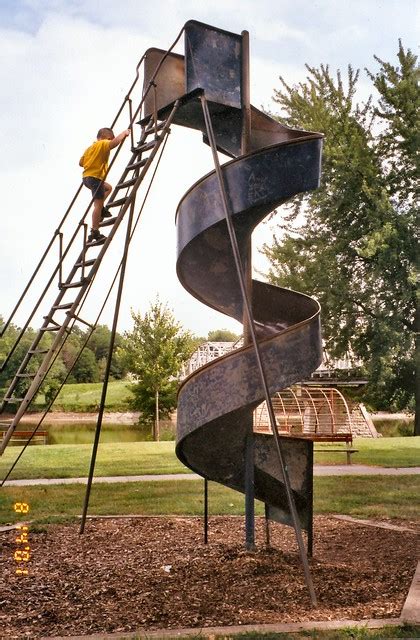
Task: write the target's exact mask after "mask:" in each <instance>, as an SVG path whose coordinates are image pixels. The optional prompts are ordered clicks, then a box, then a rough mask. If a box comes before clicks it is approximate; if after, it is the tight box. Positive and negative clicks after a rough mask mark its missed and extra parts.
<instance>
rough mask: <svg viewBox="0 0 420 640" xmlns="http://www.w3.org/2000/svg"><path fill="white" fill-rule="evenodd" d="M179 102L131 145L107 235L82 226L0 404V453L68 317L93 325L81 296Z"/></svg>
mask: <svg viewBox="0 0 420 640" xmlns="http://www.w3.org/2000/svg"><path fill="white" fill-rule="evenodd" d="M178 105H179V102H178V101H177V102H175V104H174V106H173V108H172V110H171V112H170V114H169V116H168V117H167V119H166V120H163V121H161V122H158V121H157V119H156V118H155V117H154V116H151V117H150V119H149V120H148V121H147V122H146V123H145V124H143V126H142V132H141V136H140V140H139V143H138V144H137V146H135V147H133V148H132V155H131V158H130V160H129V162H128V164H127V166H126V167H125V169H124V170H123V173H122V175H121V178H120V180H119V182H118V184H117V185H116V187H115V188H114V190H113V192H112V194H111V197H110V199H109V201H108V203H107V208H108V210H110V209H115V210H116V214H115V215H114V216H112V217H111V218H106V219H105V220H102V222H101V223H100V225H99V226H100V228H103V227H108V226H110V227H111V231H110V233H109V235H108V236H107V238H106V239H105V240H102V241H101V242H95V241H92V242H88V240H87V226H86V225H84V227H83V229H84V231H83V247H82V251H81V253H80V254H79V256H78V258H77V259H76V261H75V263H74V265H73V267H72V268H71V269H70V272H69V275H68V276H67V278H66V280H65V281H64V282H62V281H60V282H59V285H58V288H59V293H58V296H57V298H56V299H55V301H54V303H53V305H52V307H51V309H50V311H49V312H48V314H47V315H46V316H44V323H43V325H42V326H41V328H40V329H39V331H38V333H37V335H36V336H35V338H34V340H33V342H32V344H31V345H30V347H29V349H28V351H27V352H26V355H25V356H24V358H23V360H22V362H21V364H20V366H19V368H18V370H17V372H16V374H15V376H14V378H13V380H12V381H11V383H10V385H9V388H8V389H7V391H6V394H5V396H4V398H3V401H2V403H1V405H0V414H1V413H3V412H4V411H5V409H6V408H7V407H8V406H9V405H12V404H13V405H17V404H19V407H18V409H17V411H16V413H15V415H14V417H13V419H12V420H10V421H2V422H0V427H2V430H3V431H4V435H3V439H2V441H1V443H0V455H2V454H3V452H4V450H5V448H6V446H7V444H8V442H9V440H10V438H11V436H12V435H13V432H14V430H15V429H16V427H17V426H18V424H19V422H20V420H21V419H22V417H23V416H24V414H25V412H26V411H27V409H28V407H29V405H30V403H31V401H32V399H33V398H34V396H35V394H36V393H37V392H38V390H39V388H40V386H41V384H42V382H43V381H44V379H45V377H46V375H47V373H48V371H49V368H50V366H51V365H52V363H53V361H54V359H55V357H56V356H57V354H58V353H59V351H60V350H61V347H62V345H63V343H64V342H65V340H66V339H67V337H68V335H69V333H70V332H71V329H72V326H70V325H71V322H72V321H74V320H78V321H80V322H82V323H84V324H86V325H88V326H90V327H91V325H90V324H89V323H88V322H86V321H84V320H83V319H82V318H80V317H79V316H78V312H79V310H80V307H81V304H82V301H84V298H85V297H86V295H87V294H88V291H89V287H90V286H91V284H92V282H93V279H94V278H95V276H96V273H97V271H98V269H99V267H100V264H101V261H102V258H103V257H104V255H105V253H106V251H107V249H108V247H109V245H110V244H111V242H112V239H113V237H114V236H115V234H116V232H117V229H118V227H119V225H120V224H121V222H122V220H123V218H124V215H125V213H126V211H127V210H128V208H129V207H130V206H132V205H134V203H135V199H136V193H137V190H138V188H139V187H140V185H141V183H142V181H143V178H144V177H145V175H146V173H147V171H148V169H149V167H150V165H151V164H152V162H153V160H154V158H155V156H156V154H157V152H158V150H159V148H160V146H161V144H162V143H163V142H164V140H165V139H166V137H167V135H168V134H169V132H170V126H171V123H172V120H173V118H174V116H175V113H176V111H177V108H178ZM124 190H125V191H126V193H125V195H123V196H122V195H121V194H122V192H123V191H124ZM95 247H100V251H99V253H98V254H97V255H96V257H91V256H90V255H89V254H91V249H93V248H95ZM71 289H74V290H75V291H76V292H77V293H76V296H75V297H74V300H73V301H71V302H65V301H64V297H65V296H66V294H67V292H68V291H69V290H71ZM59 312H65V315H64V319H63V320H61V321H60V320H57V319H56V318H57V313H59ZM54 316H56V317H54ZM48 333H51V334H52V335H54V338H53V339H52V342H51V344H50V346H48V347H45V346H44V345H43V344H42V339H43V337H44V336H45V335H46V334H48ZM39 355H41V356H43V359H42V362H41V364H40V366H39V368H38V369H37V370H36V371H34V372H31V371H30V366H29V365H30V363H33V358H34V356H39ZM24 379H28V380H31V381H32V382H31V383H30V386H29V388H28V389H27V391H26V392H25V393H24V394H23V397H21V398H19V397H17V396H15V395H14V392H15V391H17V390H18V387H19V383H21V382H22V380H24Z"/></svg>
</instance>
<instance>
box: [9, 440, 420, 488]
mask: <svg viewBox="0 0 420 640" xmlns="http://www.w3.org/2000/svg"><path fill="white" fill-rule="evenodd" d="M355 443H356V448H357V449H359V453H355V454H353V462H354V463H356V464H357V463H359V464H367V465H376V466H384V467H413V466H420V437H415V438H414V437H411V438H377V439H374V440H373V439H370V438H367V439H362V438H360V439H358V440H356V441H355ZM323 446H325V449H326V453H316V454H315V462H319V463H322V464H327V463H328V464H344V463H345V462H346V456H345V455H344V453H333V452H329V453H328V445H323ZM19 451H20V448H19V447H7V449H6V451H5V453H4V454H3V456H2V457H1V458H0V478H1V479H2V478H4V476H5V475H6V473H7V471H8V470H9V468H10V466H11V464H12V463H13V461H14V460H15V459H16V457H17V455H18V453H19ZM91 453H92V446H91V445H86V444H82V445H46V446H30V447H28V448H27V449H26V451H25V452H24V454H23V456H22V458H21V459H20V460H19V463H18V464H17V466H16V468H15V469H14V470H13V472H12V475H11V476H10V478H9V479H10V480H13V479H20V478H76V477H80V476H87V475H88V472H89V464H90V457H91ZM188 472H189V469H187V468H186V467H184V465H182V464H181V463H180V462H179V460H178V459H177V457H176V455H175V443H174V442H120V443H104V444H100V446H99V450H98V456H97V462H96V467H95V475H96V476H107V475H108V476H120V475H147V474H155V475H156V474H160V473H188Z"/></svg>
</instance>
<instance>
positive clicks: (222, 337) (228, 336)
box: [207, 329, 241, 342]
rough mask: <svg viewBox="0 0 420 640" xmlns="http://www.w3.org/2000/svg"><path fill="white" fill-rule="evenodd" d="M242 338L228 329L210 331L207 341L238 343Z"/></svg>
mask: <svg viewBox="0 0 420 640" xmlns="http://www.w3.org/2000/svg"><path fill="white" fill-rule="evenodd" d="M240 337H241V336H238V335H237V334H236V333H233V331H229V330H228V329H215V330H214V331H209V334H208V337H207V340H208V341H209V342H237V341H238V340H239V338H240Z"/></svg>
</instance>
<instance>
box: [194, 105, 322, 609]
mask: <svg viewBox="0 0 420 640" xmlns="http://www.w3.org/2000/svg"><path fill="white" fill-rule="evenodd" d="M201 104H202V108H203V113H204V119H205V122H206V129H207V136H208V139H209V142H210V147H211V150H212V154H213V161H214V166H215V170H216V174H217V178H218V181H219V186H220V193H221V196H222V204H223V209H224V213H225V219H226V226H227V229H228V232H229V237H230V242H231V245H232V252H233V257H234V260H235V265H236V271H237V276H238V280H239V285H240V288H241V294H242V300H243V304H244V311H245V312H246V316H247V322H248V325H249V328H250V334H251V338H252V344H253V346H254V352H255V358H256V361H257V366H258V370H259V373H260V378H261V384H262V387H263V391H264V396H265V401H266V403H267V409H268V414H269V416H270V424H271V428H272V431H273V436H274V441H275V446H276V450H277V456H278V459H279V464H280V469H281V472H282V477H283V480H284V486H285V489H286V494H287V500H288V503H289V509H290V513H291V516H292V522H293V527H294V530H295V534H296V541H297V544H298V547H299V553H300V557H301V561H302V565H303V570H304V574H305V579H306V584H307V587H308V590H309V594H310V597H311V602H312V604H313V606H317V600H316V595H315V589H314V586H313V582H312V576H311V572H310V569H309V564H308V557H307V555H306V549H305V545H304V542H303V536H302V529H301V526H300V522H299V517H298V513H297V510H296V505H295V500H294V496H293V492H292V489H291V486H290V479H289V474H288V471H287V467H286V464H285V460H284V456H283V451H282V449H281V444H280V439H279V435H278V433H277V425H276V418H275V415H274V409H273V403H272V401H271V396H270V392H269V388H268V383H267V376H266V373H265V369H264V364H263V361H262V357H261V352H260V347H259V345H258V342H257V337H256V331H255V326H254V320H253V316H252V309H251V304H250V301H249V299H248V294H247V290H246V284H245V279H244V272H243V267H242V261H241V256H240V252H239V246H238V242H237V238H236V233H235V228H234V226H233V222H232V217H231V215H232V214H231V212H230V206H229V200H228V195H227V190H226V186H225V182H224V179H223V174H222V170H221V167H220V163H219V158H218V155H217V146H216V140H215V137H214V131H213V126H212V123H211V118H210V113H209V108H208V105H207V100H206V98H205V96H204V95H202V96H201Z"/></svg>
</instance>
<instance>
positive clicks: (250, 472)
mask: <svg viewBox="0 0 420 640" xmlns="http://www.w3.org/2000/svg"><path fill="white" fill-rule="evenodd" d="M241 35H242V58H241V112H242V132H241V155H245V154H246V153H248V151H249V148H250V134H251V103H250V86H249V33H248V31H242V34H241ZM251 256H252V244H251V238H249V242H248V246H247V247H246V253H245V256H244V258H243V263H242V264H243V268H244V271H243V275H244V281H245V288H246V291H247V294H248V299H250V298H252V257H251ZM242 324H243V342H244V345H245V344H250V343H251V336H250V328H249V322H248V318H247V315H246V313H244V316H243V320H242ZM248 420H249V424H248V429H247V437H246V444H245V547H246V548H247V549H248V550H250V551H252V550H254V549H255V505H254V500H255V492H254V434H253V427H254V425H253V413H252V412H250V415H249V416H248Z"/></svg>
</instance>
